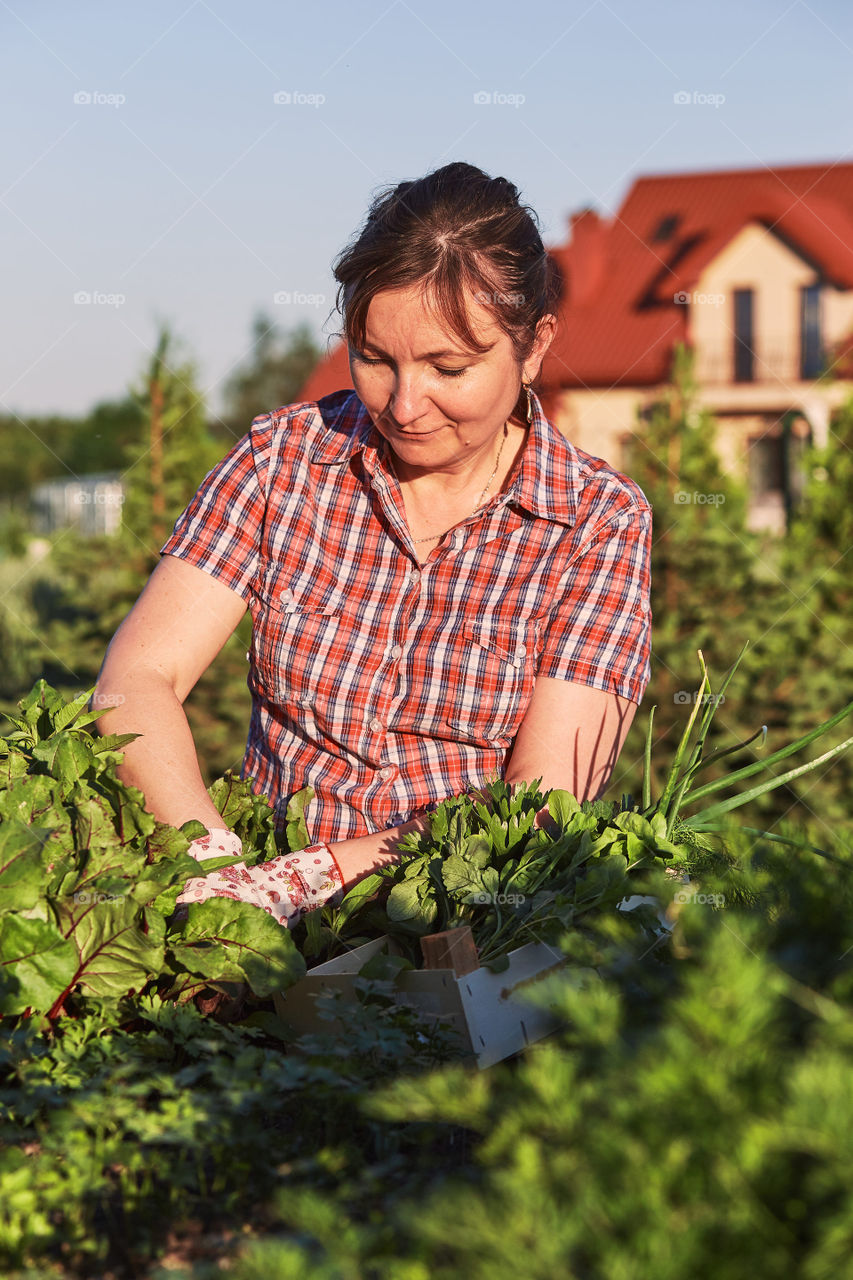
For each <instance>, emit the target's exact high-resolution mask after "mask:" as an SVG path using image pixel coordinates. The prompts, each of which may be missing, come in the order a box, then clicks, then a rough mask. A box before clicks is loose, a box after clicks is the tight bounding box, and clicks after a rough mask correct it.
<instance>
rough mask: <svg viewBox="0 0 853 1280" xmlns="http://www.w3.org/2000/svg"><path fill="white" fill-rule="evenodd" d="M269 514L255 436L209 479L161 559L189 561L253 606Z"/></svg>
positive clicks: (238, 447) (246, 439)
mask: <svg viewBox="0 0 853 1280" xmlns="http://www.w3.org/2000/svg"><path fill="white" fill-rule="evenodd" d="M265 509H266V495H265V493H264V491H263V487H262V483H261V476H260V474H259V468H258V458H257V455H256V441H255V440H254V439H253V432H252V431H249V432H248V433H247V434H246V435H245V436H243V437H242V439H240V440H238V441H237V443H236V444H235V445H234V447H233V448H232V449H231V451H230V452H229V453H228V454H226V456H225V457H224V458H223V459H222V461H221V462H219V463H217V465H216V466H215V467H214V468H213V469H212V470H211V471H209V472H208V473H207V475H206V476H205V478H204V480H202V482H201V484H200V485H199V488H198V490H197V491H196V494H195V496H194V497H193V499H192V501H191V502H190V504H189V506H188V507H187V508H186V510H185V511H184V512H183V513H182V514H181V515H180V516H179V517H178V519H177V521H176V522H175V527H174V530H173V531H172V534H171V536H170V537H169V538H168V539H167V540H166V542H164V544H163V546H162V547H161V548H160V554H161V555H171V556H178V557H179V558H180V559H181V560H186V561H187V562H188V563H189V564H193V565H195V566H196V568H198V569H203V570H204V571H205V573H210V574H212V575H213V577H214V578H218V579H219V581H220V582H222V583H224V584H225V586H226V587H230V588H231V589H232V590H233V591H237V592H239V594H240V595H241V596H243V598H244V599H245V600H248V598H249V595H250V591H249V586H250V583H251V582H252V580H253V578H254V577H255V574H256V572H257V567H258V560H259V557H260V542H261V533H262V530H263V521H264V512H265Z"/></svg>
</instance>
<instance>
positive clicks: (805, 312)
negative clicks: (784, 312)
mask: <svg viewBox="0 0 853 1280" xmlns="http://www.w3.org/2000/svg"><path fill="white" fill-rule="evenodd" d="M822 369H823V344H822V343H821V336H820V285H819V284H807V285H806V286H805V287H804V288H802V289H800V377H801V378H816V377H817V376H818V374H819V373H820V372H821V370H822Z"/></svg>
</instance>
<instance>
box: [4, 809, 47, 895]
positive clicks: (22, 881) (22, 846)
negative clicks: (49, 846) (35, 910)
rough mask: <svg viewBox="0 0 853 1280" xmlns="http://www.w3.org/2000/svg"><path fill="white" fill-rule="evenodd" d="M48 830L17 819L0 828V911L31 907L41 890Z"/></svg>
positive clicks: (44, 870) (44, 873)
mask: <svg viewBox="0 0 853 1280" xmlns="http://www.w3.org/2000/svg"><path fill="white" fill-rule="evenodd" d="M48 835H49V832H47V831H44V830H42V829H40V828H38V827H30V826H26V825H25V824H24V823H23V822H21V821H20V820H19V819H18V818H13V819H12V820H11V821H10V822H4V823H3V825H2V827H0V914H3V913H5V912H7V911H26V910H27V909H28V908H30V907H34V906H35V904H36V902H38V900H39V897H40V896H41V894H42V893H43V891H44V882H45V876H46V858H45V852H44V848H45V838H46V836H48Z"/></svg>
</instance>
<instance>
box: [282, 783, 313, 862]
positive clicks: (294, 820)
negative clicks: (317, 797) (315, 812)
mask: <svg viewBox="0 0 853 1280" xmlns="http://www.w3.org/2000/svg"><path fill="white" fill-rule="evenodd" d="M313 799H314V788H313V787H303V788H302V790H301V791H297V792H296V793H295V794H294V795H292V796H291V797H290V799H289V800H288V802H287V809H286V811H285V815H284V830H285V835H286V837H287V847H288V849H289V850H290V852H291V853H296V852H297V851H298V850H299V849H307V848H308V845H309V844H310V843H311V837H310V836H309V834H308V827H307V825H306V822H305V806H306V805H307V804H309V802H310V801H311V800H313Z"/></svg>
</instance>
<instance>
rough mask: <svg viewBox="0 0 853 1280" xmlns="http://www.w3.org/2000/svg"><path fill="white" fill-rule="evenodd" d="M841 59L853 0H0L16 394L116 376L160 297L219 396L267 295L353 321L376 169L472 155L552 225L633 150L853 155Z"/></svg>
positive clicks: (80, 398) (79, 409)
mask: <svg viewBox="0 0 853 1280" xmlns="http://www.w3.org/2000/svg"><path fill="white" fill-rule="evenodd" d="M851 86H853V6H850V5H849V4H848V3H846V0H830V2H826V3H820V0H812V3H805V2H804V0H792V2H786V0H780V2H779V3H769V2H768V0H754V2H753V3H750V4H746V3H744V0H738V2H735V0H716V2H715V3H702V4H699V3H693V2H691V0H688V2H687V3H683V4H680V5H673V4H672V3H671V0H668V2H665V0H650V2H645V3H636V0H635V3H630V2H629V0H580V2H578V3H576V2H575V0H570V2H568V3H565V2H564V3H556V2H551V0H542V2H540V0H528V3H525V4H521V5H519V4H510V3H509V0H489V2H488V3H481V2H480V0H473V2H471V3H466V2H465V0H433V2H432V3H430V4H428V5H427V4H425V3H423V0H418V2H416V0H368V2H366V3H361V2H359V0H348V2H346V3H345V2H344V0H325V2H324V3H323V4H320V5H317V6H312V5H310V4H300V5H294V4H287V3H281V2H279V3H274V2H273V0H250V2H249V3H246V0H242V2H241V3H235V2H234V0H172V2H170V3H167V2H166V0H146V3H145V4H144V5H132V4H116V3H115V2H114V0H112V2H110V0H101V3H87V2H86V0H77V2H76V3H75V4H73V5H69V4H68V3H67V0H46V2H38V0H36V2H33V0H30V3H24V0H12V3H6V0H0V104H2V111H3V117H4V125H5V127H4V129H3V156H4V163H3V168H2V176H0V228H1V230H0V243H2V254H3V259H2V260H3V269H2V282H3V288H2V313H3V341H2V344H0V411H5V412H7V413H9V412H11V413H18V414H21V415H25V414H29V415H35V414H49V413H62V414H69V415H75V414H85V413H86V412H87V411H88V410H89V409H91V408H92V407H93V406H94V405H95V404H96V403H98V402H100V401H104V400H111V399H116V398H120V397H122V396H124V395H125V394H126V392H127V390H128V388H129V387H130V386H131V385H132V384H135V383H136V382H137V381H138V379H139V378H140V375H141V374H142V372H143V370H144V369H145V367H146V364H147V362H148V360H149V359H150V356H151V354H152V351H153V348H154V344H155V339H156V333H157V326H158V324H159V323H160V322H161V321H168V322H169V323H170V324H171V326H172V328H173V330H174V332H175V334H176V335H177V337H178V338H179V340H180V344H181V346H180V350H181V353H182V355H183V356H184V357H185V358H187V359H189V360H192V361H194V362H195V366H196V370H197V378H198V382H199V385H200V387H201V388H202V390H203V392H204V395H205V398H206V401H207V404H208V408H209V410H210V412H211V413H212V414H218V413H220V412H221V411H222V407H223V399H222V396H223V386H224V383H225V381H226V379H227V378H228V376H229V374H230V373H231V372H232V371H233V369H234V368H235V367H236V366H238V365H239V364H240V363H241V362H243V361H244V360H245V359H246V358H247V356H248V353H249V350H250V347H251V326H252V320H253V317H254V316H255V314H256V313H257V312H258V311H264V312H265V313H266V314H267V315H269V316H270V317H271V318H272V319H274V320H275V321H276V323H277V325H278V326H279V328H280V330H281V331H282V332H287V331H288V330H289V329H292V328H293V327H294V326H295V325H296V324H298V323H301V322H307V323H308V324H309V325H310V326H311V328H312V330H313V331H314V332H315V334H316V335H317V337H318V338H319V339H321V341H322V342H324V343H325V342H326V341H327V340H328V339H329V338H330V336H331V335H333V334H334V333H335V332H337V329H338V323H339V322H338V317H337V316H336V314H335V313H334V301H335V284H334V280H333V276H332V262H333V260H334V258H335V256H336V254H337V253H338V252H339V251H340V249H341V248H343V246H344V245H345V244H346V243H347V241H348V240H349V239H350V237H351V236H352V235H353V233H354V232H356V231H357V230H358V228H359V226H360V225H361V223H362V221H363V218H364V215H365V211H366V208H367V205H368V203H369V201H370V199H371V197H372V195H373V194H374V193H375V192H376V191H377V190H379V189H380V188H383V187H385V186H386V185H388V184H393V183H396V182H399V181H401V180H403V179H404V178H414V177H417V176H418V175H420V174H423V173H426V172H428V171H429V170H431V169H434V168H436V167H438V166H439V165H442V164H446V163H448V162H449V161H451V160H466V161H468V162H470V163H472V164H476V165H479V166H480V167H481V168H483V169H485V170H486V171H487V172H489V173H491V174H502V175H503V176H505V177H507V178H509V179H511V180H512V181H513V182H514V183H515V184H516V185H517V186H518V187H519V188H520V190H521V192H522V195H523V198H524V199H525V201H526V202H527V203H528V204H530V205H531V206H532V207H533V208H534V209H535V210H536V211H537V213H538V216H539V219H540V224H541V228H542V234H543V239H544V240H545V242H546V244H556V243H560V242H562V241H564V240H565V237H566V229H567V219H568V216H569V214H570V213H572V212H573V211H575V210H577V209H579V208H582V207H586V206H593V207H595V208H597V209H598V210H599V212H600V213H601V214H602V215H604V216H613V215H614V214H615V213H616V211H617V210H618V208H619V206H620V204H621V203H622V201H623V200H624V198H625V196H626V194H627V191H628V189H629V187H630V185H631V183H632V182H633V181H634V180H635V179H636V178H637V177H639V176H641V175H648V174H652V173H665V172H677V171H690V170H694V171H695V170H704V169H720V168H754V167H761V166H771V167H772V166H778V165H783V164H795V163H805V162H823V161H825V162H828V163H837V162H839V161H849V160H853V150H851V147H853V137H852V136H851V131H850V122H851V120H853V88H851ZM685 95H686V97H687V99H688V100H687V101H685V100H684V98H685ZM246 425H247V428H248V425H249V424H248V423H247V424H246Z"/></svg>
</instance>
